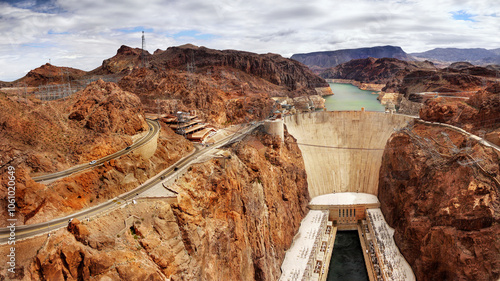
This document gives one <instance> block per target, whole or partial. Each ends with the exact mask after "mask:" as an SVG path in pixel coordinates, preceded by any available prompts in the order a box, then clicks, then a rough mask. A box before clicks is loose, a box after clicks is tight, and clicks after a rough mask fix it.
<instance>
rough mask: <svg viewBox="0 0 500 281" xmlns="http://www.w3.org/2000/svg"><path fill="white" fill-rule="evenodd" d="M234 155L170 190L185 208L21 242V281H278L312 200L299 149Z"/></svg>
mask: <svg viewBox="0 0 500 281" xmlns="http://www.w3.org/2000/svg"><path fill="white" fill-rule="evenodd" d="M225 155H226V156H225V157H224V158H218V159H214V160H210V161H208V162H203V163H200V164H196V165H194V166H192V167H191V168H190V169H189V171H188V172H187V173H186V174H185V176H184V177H182V178H180V179H179V180H178V181H177V182H176V184H175V185H174V186H172V187H171V188H172V189H175V190H176V191H177V192H179V195H178V203H177V204H173V205H172V206H170V205H169V204H167V203H165V201H163V200H157V201H144V202H143V201H141V200H139V201H138V202H137V204H130V205H128V206H126V207H124V208H120V209H118V210H115V211H113V212H112V213H110V214H109V215H104V216H102V217H100V218H95V219H92V220H91V221H90V222H87V221H84V222H79V221H76V220H74V221H73V222H72V223H71V224H70V225H69V227H68V229H67V230H66V229H64V230H60V231H58V232H57V233H56V234H54V235H52V236H51V237H50V238H46V237H44V238H43V239H41V238H40V239H33V240H28V241H23V242H21V243H20V244H19V245H17V247H18V251H19V252H20V253H21V252H22V253H23V255H22V256H23V257H24V258H23V259H22V261H20V263H19V268H20V269H21V271H20V273H18V276H17V277H18V279H19V280H81V279H83V280H88V279H93V278H99V279H102V280H142V279H144V280H165V278H170V280H277V279H278V278H279V276H280V266H281V262H282V260H283V258H284V254H285V250H286V249H287V248H288V247H289V246H290V244H291V242H292V239H293V236H294V234H295V232H296V231H297V229H298V227H299V225H300V221H301V219H302V218H303V217H304V215H305V213H306V212H307V209H306V206H307V203H308V201H309V195H308V193H307V181H306V174H305V169H304V166H303V164H302V163H303V160H302V156H301V153H300V150H299V148H298V147H297V145H296V143H295V140H294V139H293V138H292V137H291V136H290V135H288V134H286V139H285V143H282V142H281V141H280V140H279V139H277V138H274V137H271V136H268V135H264V134H262V133H256V134H254V135H251V136H248V137H246V138H245V139H244V140H243V141H242V142H240V143H238V144H234V145H233V146H231V147H229V148H226V153H225ZM3 250H5V249H4V248H2V251H3ZM2 253H3V252H2ZM28 257H29V258H28ZM1 266H2V267H3V266H4V265H1ZM5 273H6V271H5V270H2V271H1V273H0V274H2V275H3V276H5V275H4V274H5ZM6 277H10V276H6Z"/></svg>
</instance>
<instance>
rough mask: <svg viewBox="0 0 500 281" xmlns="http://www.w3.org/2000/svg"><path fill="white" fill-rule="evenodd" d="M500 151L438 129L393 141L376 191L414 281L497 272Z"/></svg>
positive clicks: (489, 276) (493, 276)
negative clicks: (415, 280) (409, 266)
mask: <svg viewBox="0 0 500 281" xmlns="http://www.w3.org/2000/svg"><path fill="white" fill-rule="evenodd" d="M499 163H500V153H498V152H495V151H494V150H492V149H491V148H484V147H482V146H481V145H479V144H477V143H475V142H473V141H470V140H467V139H466V138H465V137H464V136H463V135H461V134H459V133H457V132H455V131H451V130H443V129H442V128H440V127H428V126H424V125H415V126H414V127H413V128H412V129H411V131H405V130H403V131H401V132H398V133H395V134H394V135H393V136H392V137H391V138H390V139H389V141H388V143H387V147H386V150H385V152H384V156H383V160H382V166H381V170H380V183H379V194H378V197H379V199H380V202H381V208H382V211H383V213H384V216H385V218H386V220H387V222H388V223H389V225H390V226H391V227H394V228H395V235H394V237H395V240H396V243H397V245H398V247H399V248H400V250H401V252H402V254H403V255H404V256H405V258H406V259H407V260H408V262H409V263H410V265H411V266H412V268H413V271H414V273H415V275H416V277H417V280H498V278H499V277H500V254H499V253H500V240H499V239H498V237H499V235H500V224H499V223H500V197H499V196H500V194H499V193H500V178H499V176H498V175H500V165H499Z"/></svg>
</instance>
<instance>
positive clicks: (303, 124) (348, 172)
mask: <svg viewBox="0 0 500 281" xmlns="http://www.w3.org/2000/svg"><path fill="white" fill-rule="evenodd" d="M413 119H414V118H413V117H411V116H406V115H398V114H387V113H383V112H366V111H321V112H312V113H303V114H297V115H291V116H287V117H285V118H284V123H285V125H286V127H287V130H288V132H289V133H290V134H291V135H292V136H293V137H295V138H296V139H297V143H298V145H299V148H300V150H301V152H302V157H303V158H304V164H305V168H306V172H307V183H308V186H309V194H310V196H311V198H314V197H316V196H319V195H323V194H329V193H336V192H363V193H369V194H374V195H377V193H378V181H379V170H380V165H381V163H382V155H383V153H384V149H385V146H386V143H387V140H388V139H389V137H390V136H391V134H392V133H393V132H394V129H399V128H402V127H404V126H406V125H407V123H408V122H409V121H411V120H413Z"/></svg>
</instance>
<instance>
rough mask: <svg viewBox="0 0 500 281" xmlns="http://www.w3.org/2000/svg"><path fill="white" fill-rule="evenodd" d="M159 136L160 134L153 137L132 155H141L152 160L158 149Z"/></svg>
mask: <svg viewBox="0 0 500 281" xmlns="http://www.w3.org/2000/svg"><path fill="white" fill-rule="evenodd" d="M159 136H160V133H159V132H158V134H156V135H155V136H154V137H152V138H151V140H149V141H148V142H147V143H145V144H143V145H142V146H141V147H139V148H137V149H135V150H134V151H133V152H132V153H133V154H135V155H140V156H141V157H142V158H144V159H149V158H151V157H152V156H153V155H154V154H155V152H156V148H157V147H158V137H159Z"/></svg>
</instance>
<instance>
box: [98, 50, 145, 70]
mask: <svg viewBox="0 0 500 281" xmlns="http://www.w3.org/2000/svg"><path fill="white" fill-rule="evenodd" d="M142 54H143V52H142V49H139V48H131V47H128V46H125V45H122V46H121V47H120V48H119V49H118V50H117V51H116V55H115V56H113V57H111V58H109V59H106V60H104V61H103V62H102V65H101V66H99V67H98V68H96V69H94V70H92V71H90V72H89V74H90V75H109V74H121V75H125V74H127V73H129V72H130V71H132V69H134V68H136V67H139V66H141V64H142V57H141V56H142ZM144 54H145V56H146V57H148V58H149V57H150V56H151V55H150V54H149V53H148V51H144Z"/></svg>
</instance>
